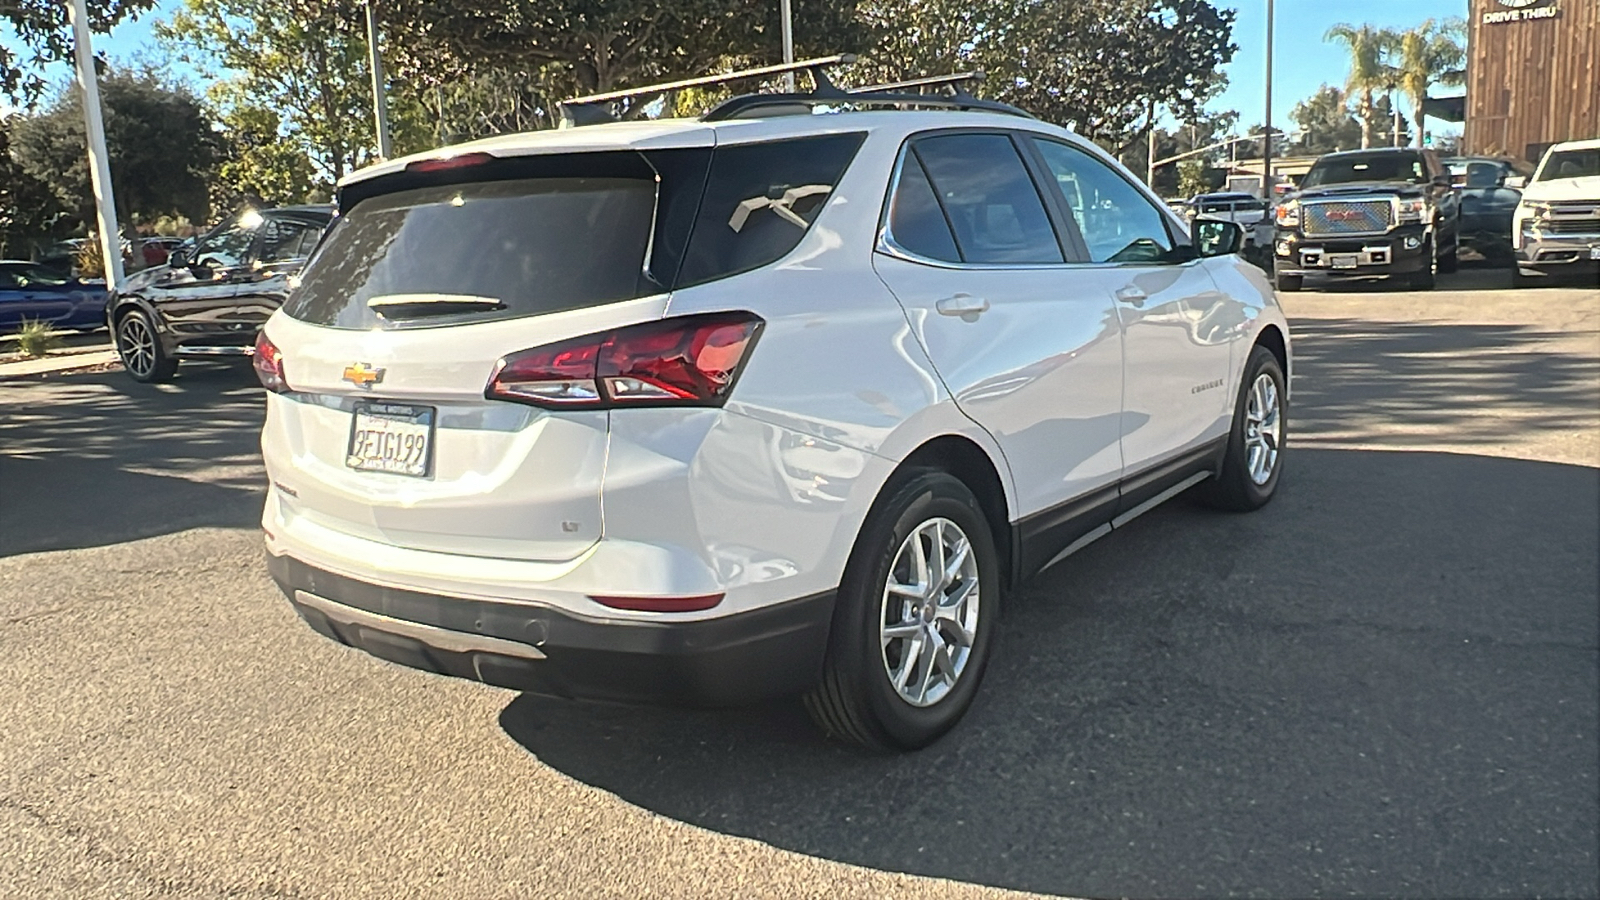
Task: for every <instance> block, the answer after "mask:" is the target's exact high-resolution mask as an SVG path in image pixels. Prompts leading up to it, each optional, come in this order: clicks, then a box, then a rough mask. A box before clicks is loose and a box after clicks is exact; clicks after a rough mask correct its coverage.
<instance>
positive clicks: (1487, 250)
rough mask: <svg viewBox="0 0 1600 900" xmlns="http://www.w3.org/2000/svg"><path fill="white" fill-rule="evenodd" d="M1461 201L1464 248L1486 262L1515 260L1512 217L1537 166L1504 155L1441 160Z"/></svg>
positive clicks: (1462, 241)
mask: <svg viewBox="0 0 1600 900" xmlns="http://www.w3.org/2000/svg"><path fill="white" fill-rule="evenodd" d="M1440 161H1441V162H1443V163H1444V165H1445V168H1447V169H1449V170H1450V183H1451V185H1452V186H1453V187H1454V188H1455V190H1456V193H1457V194H1458V195H1460V198H1461V246H1462V247H1463V248H1466V249H1471V250H1476V251H1477V252H1478V253H1480V254H1482V255H1483V257H1484V258H1485V259H1488V260H1491V261H1494V262H1500V263H1509V262H1510V261H1511V260H1512V248H1511V214H1512V213H1513V212H1515V211H1516V208H1517V204H1518V203H1519V202H1520V201H1521V200H1522V187H1523V185H1524V183H1526V181H1527V179H1528V176H1530V175H1532V174H1533V166H1531V165H1529V164H1528V163H1526V162H1523V161H1522V160H1519V159H1511V158H1510V157H1504V156H1456V157H1450V158H1448V159H1444V160H1440Z"/></svg>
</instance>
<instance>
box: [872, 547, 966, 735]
mask: <svg viewBox="0 0 1600 900" xmlns="http://www.w3.org/2000/svg"><path fill="white" fill-rule="evenodd" d="M980 599H981V598H980V597H979V590H978V559H977V555H976V554H975V553H974V552H973V549H972V544H971V542H970V541H969V540H968V539H967V535H966V532H964V531H962V530H961V527H960V526H959V525H957V524H956V523H955V522H952V521H950V520H949V519H946V518H943V517H941V518H936V519H929V520H928V521H926V522H923V523H922V524H921V525H918V526H917V527H916V528H915V529H913V530H912V532H911V533H910V534H909V535H907V536H906V539H905V541H903V542H902V543H901V544H900V549H899V550H898V551H896V553H895V558H894V562H893V564H892V565H890V567H889V577H888V579H887V583H886V584H885V585H884V590H883V605H882V609H881V613H880V615H879V618H878V636H879V643H880V644H881V646H882V656H883V668H884V672H885V674H887V675H888V677H889V683H890V684H891V685H893V687H894V689H895V692H896V693H898V694H899V695H900V699H902V700H904V701H906V702H907V703H909V704H911V705H912V706H932V705H933V704H935V703H938V702H939V701H940V700H941V699H943V698H944V697H945V696H946V695H948V694H949V693H950V691H951V689H952V688H954V687H955V685H956V682H957V681H958V680H960V678H961V675H962V673H963V672H964V671H966V668H967V662H968V661H969V660H970V659H971V656H972V644H973V640H974V639H975V638H976V636H977V633H978V612H979V601H980Z"/></svg>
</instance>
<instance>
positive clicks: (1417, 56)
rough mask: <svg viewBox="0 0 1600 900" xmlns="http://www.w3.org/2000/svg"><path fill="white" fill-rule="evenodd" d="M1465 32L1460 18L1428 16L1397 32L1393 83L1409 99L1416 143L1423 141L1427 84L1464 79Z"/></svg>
mask: <svg viewBox="0 0 1600 900" xmlns="http://www.w3.org/2000/svg"><path fill="white" fill-rule="evenodd" d="M1465 34H1466V23H1464V22H1462V20H1460V19H1446V20H1445V21H1444V22H1441V23H1435V22H1434V20H1432V19H1428V20H1427V21H1425V22H1423V23H1422V24H1421V25H1418V26H1417V27H1416V28H1412V29H1410V30H1409V31H1405V32H1402V33H1401V34H1400V37H1399V65H1398V67H1397V71H1396V73H1395V76H1396V77H1395V85H1396V86H1397V87H1398V88H1399V89H1400V90H1401V91H1402V92H1403V93H1404V94H1405V95H1406V96H1407V97H1408V98H1410V100H1411V110H1412V113H1413V115H1412V119H1413V120H1414V121H1415V122H1416V123H1417V127H1416V129H1415V131H1416V143H1417V146H1418V147H1421V146H1422V141H1423V127H1422V126H1423V101H1424V100H1426V99H1427V97H1428V88H1430V87H1432V86H1433V85H1434V84H1444V85H1459V84H1462V83H1463V82H1464V81H1465V80H1466V72H1465V71H1464V70H1463V69H1462V65H1463V64H1464V63H1465V62H1466V58H1467V54H1466V51H1465V50H1463V49H1462V48H1461V43H1460V39H1461V38H1463V37H1465Z"/></svg>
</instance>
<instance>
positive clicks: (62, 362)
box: [0, 347, 117, 378]
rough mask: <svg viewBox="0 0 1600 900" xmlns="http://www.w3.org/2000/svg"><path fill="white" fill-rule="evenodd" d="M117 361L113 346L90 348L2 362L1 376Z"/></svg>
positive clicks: (60, 370)
mask: <svg viewBox="0 0 1600 900" xmlns="http://www.w3.org/2000/svg"><path fill="white" fill-rule="evenodd" d="M116 361H117V351H116V350H115V349H113V348H111V347H104V348H89V349H88V352H82V351H77V350H75V351H74V352H71V353H60V354H51V355H50V356H46V357H44V358H43V359H21V360H16V361H15V362H6V363H0V378H20V377H22V376H26V375H42V374H44V373H46V372H65V371H69V370H71V369H84V368H88V367H90V366H103V365H105V364H106V363H114V362H116Z"/></svg>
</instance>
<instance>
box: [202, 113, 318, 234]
mask: <svg viewBox="0 0 1600 900" xmlns="http://www.w3.org/2000/svg"><path fill="white" fill-rule="evenodd" d="M221 125H222V132H221V135H222V148H221V160H220V163H219V165H218V166H217V178H216V179H215V181H214V182H213V184H212V187H211V199H212V207H213V208H216V209H232V208H234V207H237V206H240V205H241V204H243V203H245V202H263V203H268V204H271V205H273V206H279V205H284V204H293V203H305V202H306V201H308V200H310V199H311V198H312V196H313V194H316V193H325V192H326V190H327V187H326V185H325V184H322V183H319V182H318V180H317V172H316V166H314V165H313V164H312V162H311V157H309V156H307V155H306V153H305V150H304V149H302V148H301V147H300V146H299V145H298V144H297V143H296V142H294V141H292V140H290V139H289V138H287V137H285V136H284V135H283V134H282V121H281V120H280V119H279V117H278V113H277V111H276V110H272V109H268V108H267V107H264V106H257V105H254V104H251V103H249V102H246V101H242V100H241V101H240V102H235V103H232V104H230V105H229V106H228V107H227V111H226V112H225V113H223V115H222V121H221Z"/></svg>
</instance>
